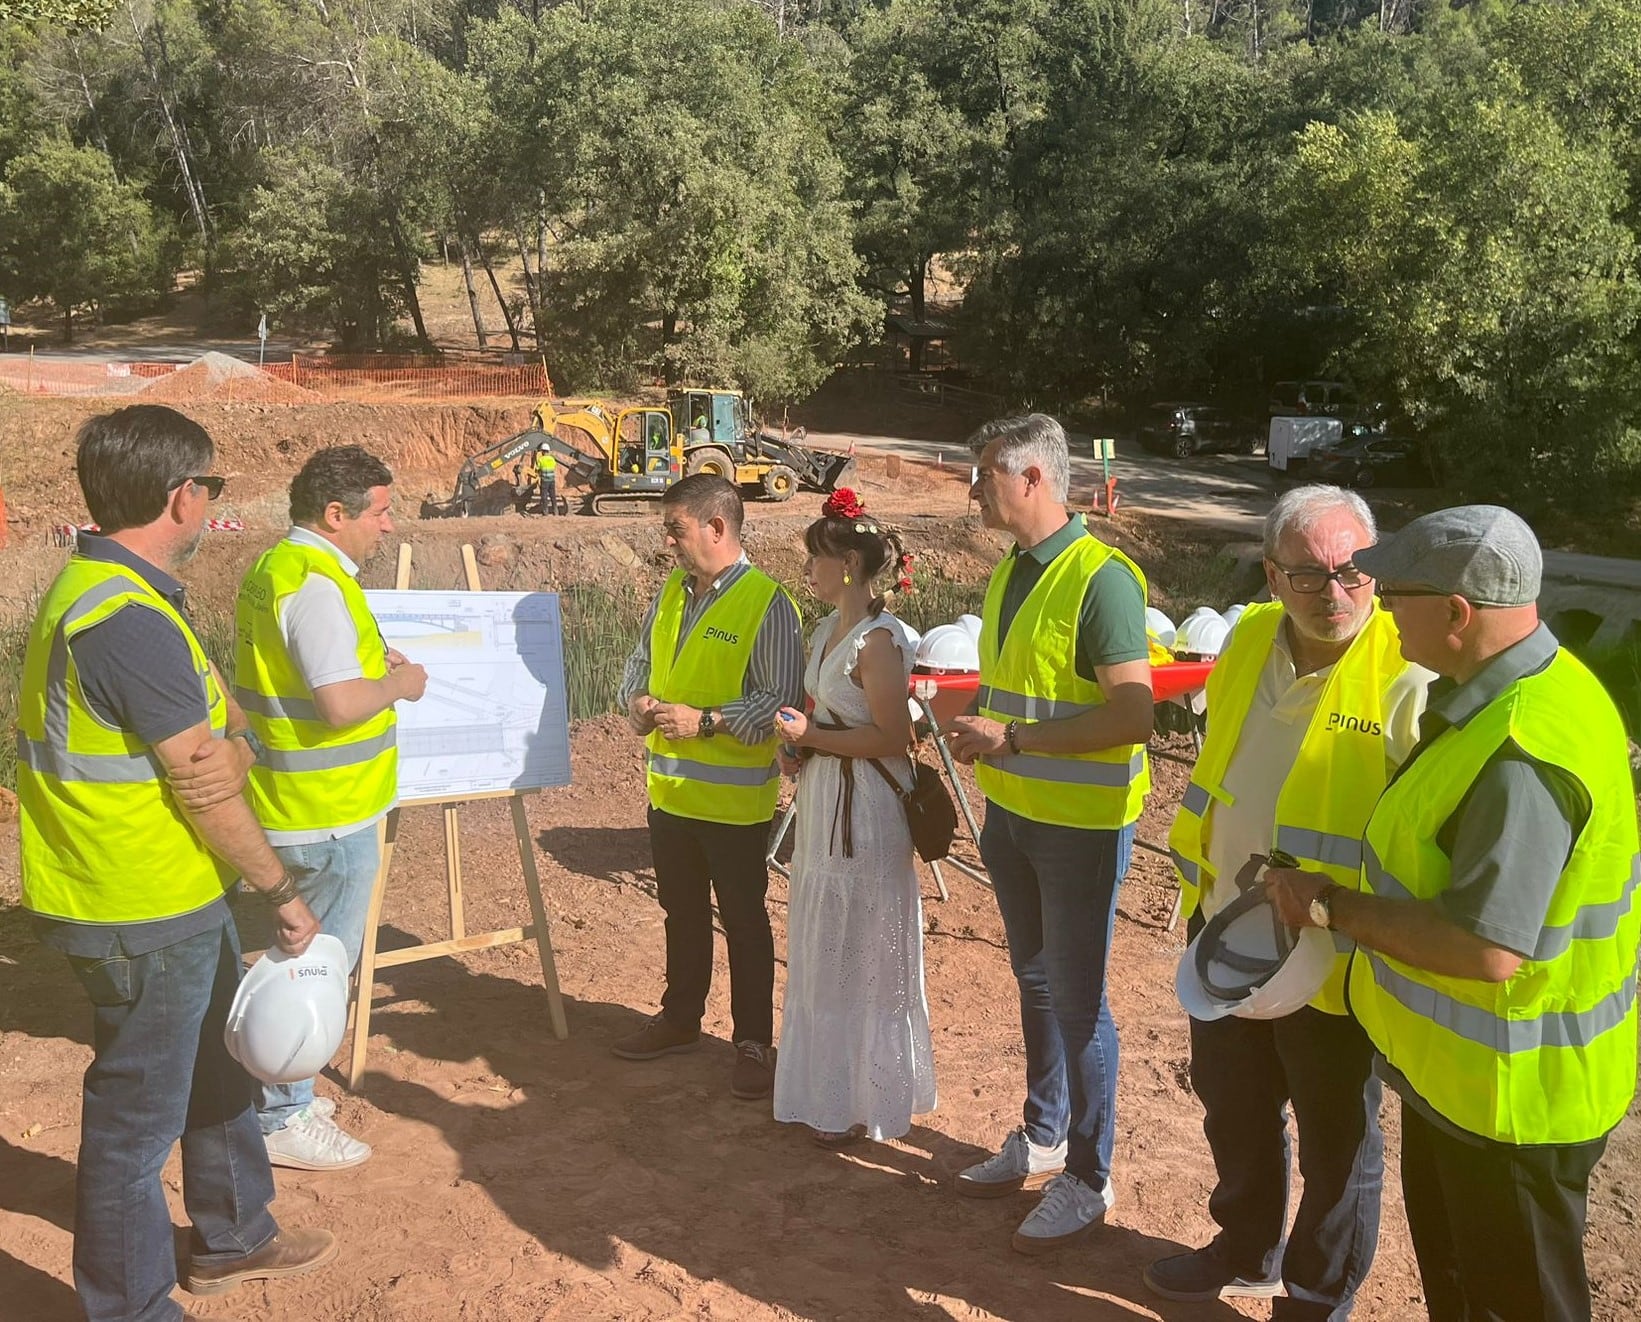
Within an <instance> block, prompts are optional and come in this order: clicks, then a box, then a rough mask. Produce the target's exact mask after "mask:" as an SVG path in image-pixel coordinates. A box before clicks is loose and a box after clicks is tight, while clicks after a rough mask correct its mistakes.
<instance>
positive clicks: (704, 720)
mask: <svg viewBox="0 0 1641 1322" xmlns="http://www.w3.org/2000/svg"><path fill="white" fill-rule="evenodd" d="M717 733H718V718H717V717H716V716H714V715H713V714H712V708H711V707H708V708H707V709H706V710H705V711H704V712H702V713H701V738H703V739H710V738H712V736H713V735H715V734H717Z"/></svg>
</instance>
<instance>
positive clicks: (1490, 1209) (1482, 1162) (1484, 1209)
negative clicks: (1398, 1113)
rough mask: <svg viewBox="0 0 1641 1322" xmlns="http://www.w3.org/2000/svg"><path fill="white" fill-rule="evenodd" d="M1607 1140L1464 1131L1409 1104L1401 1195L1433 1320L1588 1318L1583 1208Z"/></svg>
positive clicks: (1555, 1321)
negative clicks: (1529, 1142) (1499, 1139)
mask: <svg viewBox="0 0 1641 1322" xmlns="http://www.w3.org/2000/svg"><path fill="white" fill-rule="evenodd" d="M1606 1147H1607V1140H1606V1137H1605V1136H1603V1137H1601V1138H1597V1139H1592V1140H1591V1141H1590V1142H1588V1143H1569V1144H1564V1145H1546V1146H1543V1147H1514V1146H1511V1145H1509V1144H1505V1143H1492V1142H1488V1141H1487V1140H1484V1139H1479V1138H1461V1137H1459V1136H1457V1135H1455V1134H1452V1133H1449V1132H1448V1131H1446V1130H1444V1129H1442V1128H1440V1127H1438V1126H1437V1125H1435V1124H1432V1123H1431V1122H1430V1121H1429V1120H1427V1119H1426V1118H1425V1117H1424V1116H1423V1115H1421V1114H1420V1113H1419V1112H1418V1111H1416V1110H1415V1109H1414V1108H1413V1107H1412V1106H1403V1107H1402V1195H1403V1197H1404V1199H1405V1200H1406V1202H1407V1224H1408V1229H1409V1230H1410V1231H1411V1232H1412V1234H1413V1252H1414V1255H1415V1256H1416V1257H1417V1258H1418V1260H1419V1275H1420V1276H1421V1277H1423V1278H1424V1293H1425V1299H1426V1301H1427V1302H1426V1306H1427V1307H1428V1309H1429V1310H1430V1317H1431V1319H1432V1322H1527V1320H1528V1319H1533V1320H1534V1322H1578V1320H1579V1319H1583V1320H1584V1322H1588V1319H1589V1316H1590V1282H1589V1278H1588V1277H1587V1276H1586V1275H1585V1274H1584V1214H1585V1209H1586V1206H1587V1204H1588V1202H1589V1193H1590V1172H1591V1171H1593V1170H1594V1169H1595V1164H1596V1162H1598V1161H1600V1160H1601V1154H1602V1153H1603V1152H1604V1151H1606Z"/></svg>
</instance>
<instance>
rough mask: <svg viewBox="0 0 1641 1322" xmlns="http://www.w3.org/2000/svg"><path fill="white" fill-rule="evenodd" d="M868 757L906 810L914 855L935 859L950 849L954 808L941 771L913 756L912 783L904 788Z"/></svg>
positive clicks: (953, 831)
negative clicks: (914, 850) (909, 787)
mask: <svg viewBox="0 0 1641 1322" xmlns="http://www.w3.org/2000/svg"><path fill="white" fill-rule="evenodd" d="M867 761H869V762H870V763H871V764H872V765H873V766H874V767H876V768H877V773H878V775H880V776H882V777H883V779H884V780H886V781H888V782H889V788H890V789H892V790H893V791H894V792H895V795H896V797H897V798H899V800H900V806H901V807H902V808H904V809H905V810H906V825H907V826H908V827H910V828H911V832H912V848H914V849H916V850H917V856H918V857H919V858H921V859H922V860H923V861H924V862H925V863H937V862H939V861H940V860H941V859H943V858H945V857H946V855H947V854H949V853H951V852H952V839H953V837H954V836H956V834H957V808H956V806H955V805H954V804H953V803H952V796H951V791H949V790H948V789H947V788H946V782H945V781H943V780H941V778H940V773H939V772H938V771H936V770H935V769H934V768H933V767H931V766H929V765H928V764H927V763H925V762H920V761H919V760H918V759H917V758H915V757H914V758H912V787H911V789H903V788H902V787H901V784H900V782H899V781H898V780H896V779H895V778H894V777H893V776H891V775H890V774H889V771H888V768H886V767H885V766H884V765H883V763H881V762H879V761H878V760H877V758H875V757H873V758H868V759H867Z"/></svg>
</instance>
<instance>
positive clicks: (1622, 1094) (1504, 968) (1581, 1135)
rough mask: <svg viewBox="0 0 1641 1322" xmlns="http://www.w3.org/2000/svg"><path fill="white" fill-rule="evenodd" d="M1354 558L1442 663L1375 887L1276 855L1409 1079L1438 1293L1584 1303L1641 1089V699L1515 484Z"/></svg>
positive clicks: (1387, 814)
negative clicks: (1576, 620)
mask: <svg viewBox="0 0 1641 1322" xmlns="http://www.w3.org/2000/svg"><path fill="white" fill-rule="evenodd" d="M1357 563H1358V564H1359V565H1360V566H1361V567H1362V568H1363V569H1365V570H1367V571H1368V572H1369V573H1372V574H1373V575H1374V576H1375V577H1376V578H1377V579H1378V581H1379V592H1380V596H1381V598H1382V599H1383V601H1384V602H1385V603H1386V605H1387V606H1388V607H1389V608H1390V611H1391V613H1392V614H1393V615H1394V616H1395V618H1396V624H1397V627H1398V629H1399V630H1400V632H1401V636H1402V651H1403V654H1404V655H1406V656H1407V657H1409V658H1410V659H1412V660H1414V661H1419V662H1422V663H1423V664H1425V665H1427V666H1429V667H1430V668H1431V669H1432V670H1435V671H1436V672H1438V673H1439V674H1440V675H1441V677H1442V678H1441V679H1440V680H1439V681H1438V682H1437V683H1436V684H1434V685H1432V687H1431V690H1430V704H1429V709H1428V710H1427V711H1426V713H1425V715H1424V718H1423V721H1422V723H1421V731H1420V734H1421V737H1420V740H1419V743H1418V746H1417V747H1416V748H1415V749H1414V750H1413V752H1412V753H1411V754H1410V755H1409V757H1408V759H1407V761H1406V762H1404V763H1403V765H1402V766H1401V767H1400V769H1399V770H1398V771H1397V773H1396V775H1395V777H1394V778H1393V779H1392V781H1391V783H1390V785H1389V786H1388V787H1387V788H1386V790H1385V792H1384V795H1383V796H1382V797H1381V798H1380V800H1379V802H1378V804H1377V805H1376V806H1375V808H1374V810H1373V815H1372V818H1371V819H1370V820H1369V822H1368V825H1367V831H1366V833H1365V835H1364V837H1363V842H1362V883H1361V889H1360V890H1359V891H1358V890H1352V889H1341V888H1339V887H1337V886H1336V885H1335V883H1334V882H1333V880H1332V879H1331V878H1328V877H1324V876H1319V875H1317V874H1316V873H1315V872H1313V871H1310V870H1281V869H1274V870H1272V872H1270V873H1269V874H1268V878H1269V880H1268V887H1269V890H1270V893H1271V895H1272V898H1273V901H1274V902H1275V903H1276V905H1277V908H1278V912H1279V913H1280V914H1281V915H1282V917H1283V919H1284V921H1286V922H1288V923H1289V924H1291V925H1293V926H1302V925H1305V924H1315V925H1319V926H1327V927H1331V928H1333V929H1334V930H1335V931H1336V932H1340V933H1342V934H1343V935H1345V936H1347V937H1349V938H1350V939H1351V940H1353V941H1354V942H1355V943H1356V945H1357V947H1358V949H1357V951H1356V954H1355V956H1354V957H1353V959H1352V961H1351V968H1350V979H1349V990H1350V1005H1351V1011H1352V1013H1353V1014H1355V1016H1356V1017H1357V1019H1358V1020H1360V1021H1361V1024H1362V1026H1363V1028H1364V1029H1366V1030H1367V1033H1368V1036H1369V1037H1371V1038H1372V1039H1373V1044H1374V1046H1375V1048H1376V1049H1377V1051H1378V1057H1377V1059H1376V1062H1375V1064H1376V1068H1377V1070H1378V1072H1379V1073H1380V1074H1381V1075H1382V1076H1383V1077H1384V1079H1385V1080H1386V1081H1387V1082H1388V1083H1389V1084H1390V1085H1391V1086H1392V1087H1393V1088H1394V1089H1395V1090H1396V1091H1397V1092H1398V1093H1399V1094H1400V1095H1401V1098H1402V1191H1403V1197H1404V1200H1405V1202H1406V1204H1407V1220H1408V1228H1409V1230H1410V1231H1411V1232H1412V1236H1413V1249H1414V1253H1415V1254H1416V1256H1417V1257H1418V1261H1419V1273H1420V1275H1421V1276H1422V1277H1423V1279H1424V1289H1425V1298H1426V1302H1427V1307H1428V1309H1429V1312H1430V1316H1431V1317H1432V1318H1433V1319H1436V1320H1437V1322H1446V1320H1447V1319H1453V1320H1454V1322H1457V1320H1458V1319H1469V1318H1512V1319H1515V1318H1544V1319H1552V1318H1553V1319H1575V1318H1585V1319H1587V1318H1588V1317H1589V1316H1590V1288H1589V1281H1588V1277H1587V1275H1586V1272H1585V1266H1584V1251H1583V1239H1584V1220H1585V1208H1586V1204H1587V1201H1588V1193H1589V1180H1590V1172H1591V1171H1592V1169H1593V1168H1594V1166H1595V1164H1596V1162H1597V1161H1598V1160H1599V1159H1600V1157H1601V1154H1602V1152H1603V1150H1604V1149H1605V1147H1606V1143H1607V1135H1608V1134H1609V1133H1610V1132H1611V1130H1612V1128H1613V1127H1614V1126H1615V1125H1616V1124H1617V1123H1618V1122H1619V1120H1621V1119H1622V1118H1623V1117H1624V1114H1625V1112H1626V1111H1627V1110H1628V1109H1629V1105H1630V1101H1631V1098H1632V1097H1633V1096H1634V1093H1635V1077H1636V1074H1635V1072H1636V1005H1635V990H1636V983H1635V975H1636V954H1637V946H1638V940H1641V911H1638V910H1637V907H1636V903H1635V900H1636V895H1635V892H1636V889H1637V882H1638V880H1641V855H1638V852H1637V832H1636V817H1635V786H1634V783H1633V782H1632V780H1631V776H1630V768H1629V760H1628V755H1627V742H1626V737H1625V732H1624V725H1623V721H1622V720H1621V718H1620V717H1619V714H1618V711H1617V709H1616V707H1615V706H1614V705H1613V702H1612V699H1611V698H1610V697H1609V696H1608V695H1607V692H1606V690H1605V689H1604V688H1602V686H1601V683H1600V681H1598V680H1597V679H1596V678H1595V677H1594V676H1593V675H1591V674H1590V672H1589V671H1588V670H1587V669H1585V667H1584V666H1583V665H1582V664H1580V663H1579V661H1577V660H1576V659H1575V658H1574V657H1573V656H1572V655H1571V654H1570V653H1568V652H1567V651H1566V650H1564V649H1563V648H1562V647H1561V646H1560V645H1559V644H1558V643H1557V642H1556V639H1555V637H1554V635H1552V634H1551V633H1550V631H1549V629H1547V628H1546V627H1545V626H1544V625H1543V624H1541V623H1540V622H1539V618H1538V605H1537V598H1538V592H1539V581H1540V577H1541V573H1542V556H1541V553H1540V551H1539V545H1538V540H1537V538H1535V537H1534V536H1533V532H1532V530H1531V529H1530V528H1529V527H1528V526H1527V525H1526V524H1525V523H1523V522H1522V521H1521V519H1520V518H1518V517H1517V516H1516V515H1514V514H1512V513H1511V512H1510V511H1509V510H1506V509H1501V508H1499V507H1498V506H1494V505H1468V506H1460V507H1458V508H1455V509H1447V510H1440V511H1438V512H1436V513H1434V514H1427V515H1425V516H1424V517H1423V518H1420V519H1415V520H1414V521H1413V522H1412V523H1410V524H1409V525H1408V526H1407V527H1406V528H1405V529H1403V530H1402V532H1401V533H1399V534H1398V535H1397V536H1396V537H1395V538H1394V539H1392V540H1391V541H1389V542H1387V543H1385V544H1383V545H1380V546H1378V547H1375V548H1373V549H1372V550H1370V551H1364V552H1362V553H1361V554H1360V555H1358V556H1357Z"/></svg>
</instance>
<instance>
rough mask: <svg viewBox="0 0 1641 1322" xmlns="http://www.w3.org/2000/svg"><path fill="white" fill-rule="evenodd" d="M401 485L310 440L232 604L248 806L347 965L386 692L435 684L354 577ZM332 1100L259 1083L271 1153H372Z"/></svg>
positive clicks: (290, 1157)
mask: <svg viewBox="0 0 1641 1322" xmlns="http://www.w3.org/2000/svg"><path fill="white" fill-rule="evenodd" d="M392 485H393V474H392V473H390V472H389V471H388V469H387V466H386V465H385V464H383V463H382V462H381V461H380V460H379V459H377V458H375V456H373V455H371V454H370V453H368V452H367V451H365V450H363V449H361V448H360V447H359V446H357V445H337V446H331V447H329V448H327V449H323V450H320V451H318V452H316V453H315V454H314V455H313V456H312V457H311V458H310V459H309V460H308V461H307V463H305V464H303V465H302V470H301V471H300V472H299V473H297V475H296V477H295V479H294V480H293V481H292V482H291V529H290V531H289V532H288V533H286V534H285V537H284V539H283V540H281V541H279V542H277V543H276V544H275V545H274V546H272V547H271V548H269V549H268V550H267V551H265V552H263V553H262V555H261V556H260V557H258V559H257V561H256V563H255V564H253V565H252V566H251V568H250V572H248V573H247V574H246V575H245V581H244V582H243V583H242V584H241V585H240V589H239V599H238V601H237V603H236V604H235V611H234V624H235V635H236V647H235V653H234V696H235V697H236V698H237V699H238V700H239V703H240V706H242V707H243V708H244V709H245V716H246V720H247V722H248V724H249V730H250V734H249V741H250V743H251V746H252V748H253V750H254V751H255V753H256V761H255V763H253V765H252V766H251V771H250V796H251V805H252V807H253V808H254V809H255V810H256V815H257V817H258V819H259V820H260V821H261V823H262V827H263V829H264V830H265V831H267V833H268V839H269V840H270V841H271V842H272V844H273V846H274V848H275V850H276V851H277V852H278V854H279V856H280V858H281V859H283V860H284V862H285V865H286V867H288V868H289V869H290V870H291V872H292V873H293V874H294V875H295V876H296V877H297V878H298V881H297V885H298V887H299V889H300V890H301V892H302V895H303V897H304V898H305V899H306V900H307V902H308V904H309V905H310V906H312V908H313V911H314V913H315V914H317V915H318V916H319V921H320V923H321V924H323V926H324V928H325V930H326V931H327V932H329V933H330V934H331V935H332V936H335V937H337V938H339V939H340V940H341V942H342V944H343V946H345V947H346V948H347V952H348V963H349V966H350V967H351V966H352V965H353V964H356V963H357V962H358V960H359V952H360V948H361V946H362V944H363V942H364V935H365V924H366V920H367V917H368V914H369V911H370V899H371V889H372V886H373V883H374V882H375V880H376V871H377V864H378V862H379V847H378V843H377V827H378V823H380V822H381V820H382V818H384V817H385V816H386V815H387V813H388V810H389V809H390V808H391V807H392V806H393V804H394V801H395V798H396V797H397V794H398V789H399V783H398V773H399V750H398V742H397V737H396V730H395V724H396V722H395V718H394V713H393V705H394V704H395V703H396V702H401V701H408V702H415V701H416V700H417V699H419V698H420V697H421V696H422V693H423V691H424V690H425V689H426V687H427V671H426V670H424V669H423V668H422V667H421V666H419V665H416V664H414V663H413V662H410V661H408V660H406V659H405V657H404V656H403V655H402V654H401V653H399V652H398V651H395V650H394V649H393V648H391V647H388V646H387V645H386V643H385V642H384V641H383V639H382V634H381V630H380V629H378V628H377V627H376V620H375V617H374V616H372V615H371V613H370V606H369V605H368V604H367V603H366V601H365V594H364V592H363V591H362V590H361V589H360V587H359V584H358V582H357V577H358V573H359V565H360V562H361V561H364V560H367V559H369V558H370V556H371V555H372V554H373V553H374V552H375V550H376V548H377V545H378V544H379V543H380V542H381V539H382V535H383V534H384V533H387V532H391V531H392V530H393V516H392V514H391V513H390V512H389V505H390V501H391V498H392ZM366 994H367V995H368V994H369V993H368V989H367V992H366ZM333 1111H334V1103H332V1102H330V1101H329V1099H327V1098H318V1097H315V1096H314V1091H313V1080H312V1079H304V1080H302V1081H301V1082H299V1083H286V1084H270V1085H267V1086H266V1087H264V1088H263V1090H262V1104H261V1107H260V1108H259V1112H258V1119H259V1120H260V1122H261V1125H262V1132H263V1134H264V1136H265V1138H266V1140H267V1145H268V1157H269V1159H270V1160H271V1161H272V1162H273V1164H274V1165H276V1166H289V1167H292V1168H294V1169H296V1170H310V1171H312V1170H342V1169H345V1168H347V1167H349V1166H357V1165H359V1164H360V1163H361V1162H363V1161H365V1160H366V1159H367V1158H368V1157H369V1156H370V1146H369V1144H366V1143H363V1142H361V1141H359V1140H358V1139H356V1138H354V1137H352V1136H351V1135H349V1134H347V1133H345V1132H344V1131H343V1130H342V1129H341V1128H340V1127H339V1126H338V1125H337V1124H336V1122H335V1120H334V1119H333V1118H332V1115H333Z"/></svg>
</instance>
